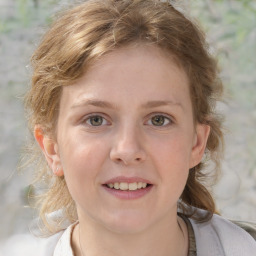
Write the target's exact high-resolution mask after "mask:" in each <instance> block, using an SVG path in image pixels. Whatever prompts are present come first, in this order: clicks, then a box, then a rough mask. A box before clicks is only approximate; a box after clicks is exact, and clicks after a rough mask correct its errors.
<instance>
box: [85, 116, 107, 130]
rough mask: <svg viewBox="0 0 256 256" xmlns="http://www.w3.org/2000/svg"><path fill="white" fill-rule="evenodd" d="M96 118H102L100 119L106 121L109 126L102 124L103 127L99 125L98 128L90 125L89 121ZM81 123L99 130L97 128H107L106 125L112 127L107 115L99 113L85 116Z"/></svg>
mask: <svg viewBox="0 0 256 256" xmlns="http://www.w3.org/2000/svg"><path fill="white" fill-rule="evenodd" d="M95 116H100V117H102V119H103V120H106V122H107V124H102V125H99V126H96V125H95V126H94V125H90V124H88V123H87V121H88V120H89V119H90V118H92V117H95ZM81 123H82V124H86V125H87V126H89V127H93V128H97V127H98V128H100V127H102V126H105V125H110V121H109V118H107V117H106V115H105V114H103V113H98V112H96V113H90V114H88V115H85V116H84V117H83V118H82V120H81Z"/></svg>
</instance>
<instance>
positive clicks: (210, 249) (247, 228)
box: [53, 210, 256, 256]
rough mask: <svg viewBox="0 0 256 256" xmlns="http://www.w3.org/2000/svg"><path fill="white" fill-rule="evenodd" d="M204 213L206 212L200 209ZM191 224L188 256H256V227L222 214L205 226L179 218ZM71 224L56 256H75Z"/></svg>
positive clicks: (56, 251) (59, 243)
mask: <svg viewBox="0 0 256 256" xmlns="http://www.w3.org/2000/svg"><path fill="white" fill-rule="evenodd" d="M200 211H201V212H202V214H204V211H202V210H200ZM179 216H181V217H182V219H183V220H184V221H185V223H186V224H187V229H188V236H189V252H188V256H254V255H256V224H253V223H249V222H238V221H234V222H231V221H228V220H226V219H225V218H223V217H221V216H219V215H213V217H212V218H211V219H210V220H209V221H207V222H204V223H197V222H196V221H194V220H192V219H188V218H186V217H185V216H184V215H182V214H181V215H179ZM75 225H76V224H74V225H71V226H70V227H69V228H68V229H67V230H66V231H65V232H64V233H63V234H62V236H61V238H60V239H59V241H58V243H57V246H56V248H55V250H54V254H53V256H74V255H73V252H72V248H71V244H70V241H71V235H72V231H73V229H74V226H75Z"/></svg>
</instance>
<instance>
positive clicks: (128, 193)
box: [103, 185, 153, 200]
mask: <svg viewBox="0 0 256 256" xmlns="http://www.w3.org/2000/svg"><path fill="white" fill-rule="evenodd" d="M152 187H153V185H150V186H148V187H146V188H142V189H137V190H118V189H113V188H109V187H107V186H103V188H104V189H105V190H106V191H107V192H108V193H110V194H112V195H113V196H115V197H117V198H120V199H126V200H132V199H138V198H141V197H143V196H145V195H146V194H148V193H149V192H150V191H151V189H152Z"/></svg>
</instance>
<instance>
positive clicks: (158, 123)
mask: <svg viewBox="0 0 256 256" xmlns="http://www.w3.org/2000/svg"><path fill="white" fill-rule="evenodd" d="M152 123H153V124H154V125H156V126H161V125H163V124H164V117H163V116H154V117H153V118H152Z"/></svg>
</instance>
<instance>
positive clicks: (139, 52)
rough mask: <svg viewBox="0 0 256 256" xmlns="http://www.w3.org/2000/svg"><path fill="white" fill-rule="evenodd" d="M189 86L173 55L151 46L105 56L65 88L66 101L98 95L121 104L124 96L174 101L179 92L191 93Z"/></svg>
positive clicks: (120, 49)
mask: <svg viewBox="0 0 256 256" xmlns="http://www.w3.org/2000/svg"><path fill="white" fill-rule="evenodd" d="M188 84H189V82H188V78H187V75H186V73H185V71H184V70H183V69H182V68H181V67H180V66H179V65H178V64H177V61H176V60H175V59H174V57H173V56H172V55H171V54H167V53H166V52H165V51H163V50H162V49H160V48H158V47H156V46H152V45H130V46H128V47H122V48H119V49H116V50H114V51H112V52H110V53H108V54H106V55H104V56H102V57H101V58H100V59H99V60H98V61H96V62H95V63H94V64H93V65H91V66H90V67H89V68H88V69H87V71H86V72H85V74H84V75H83V76H82V77H81V78H80V79H78V80H77V81H76V83H74V84H73V85H71V86H68V87H64V90H63V97H65V98H66V99H65V101H66V100H67V98H70V97H72V98H73V101H79V99H82V98H84V97H85V96H86V95H87V96H88V95H92V94H97V96H98V97H101V96H102V97H103V96H104V97H105V96H108V97H109V100H115V99H116V100H118V97H120V95H121V94H122V95H126V96H127V97H129V95H131V94H132V95H133V97H135V98H140V99H141V100H143V96H145V97H146V96H147V97H151V98H152V99H154V97H156V99H155V100H159V99H157V97H158V96H159V97H160V98H165V97H167V95H169V96H168V97H169V98H170V97H173V99H169V100H173V101H175V97H177V95H176V94H180V93H179V91H182V92H183V91H184V90H185V91H186V93H187V92H188V90H189V88H188V87H189V86H188ZM117 90H118V92H117ZM115 96H116V98H115Z"/></svg>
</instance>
